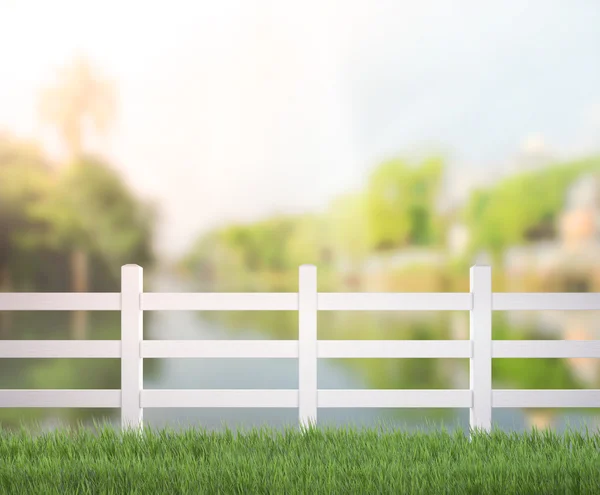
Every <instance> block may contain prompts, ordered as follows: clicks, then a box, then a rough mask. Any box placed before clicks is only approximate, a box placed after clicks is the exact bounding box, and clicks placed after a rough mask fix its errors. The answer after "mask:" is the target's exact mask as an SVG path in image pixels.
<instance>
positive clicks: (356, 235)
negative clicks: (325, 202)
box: [326, 193, 369, 260]
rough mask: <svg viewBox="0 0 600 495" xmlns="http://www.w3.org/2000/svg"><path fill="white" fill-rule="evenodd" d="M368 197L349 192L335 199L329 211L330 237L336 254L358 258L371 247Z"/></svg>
mask: <svg viewBox="0 0 600 495" xmlns="http://www.w3.org/2000/svg"><path fill="white" fill-rule="evenodd" d="M366 200H367V198H366V197H365V195H364V194H362V193H348V194H344V195H341V196H339V197H337V198H336V199H334V200H333V201H332V202H331V204H330V206H329V210H328V212H327V219H326V220H327V225H328V229H327V230H328V239H330V244H331V246H332V249H333V251H334V253H335V254H336V255H342V256H345V257H348V258H350V259H353V260H356V259H360V258H361V257H363V256H364V255H365V254H366V253H367V252H368V249H369V245H368V234H369V230H368V228H369V225H368V216H367V201H366Z"/></svg>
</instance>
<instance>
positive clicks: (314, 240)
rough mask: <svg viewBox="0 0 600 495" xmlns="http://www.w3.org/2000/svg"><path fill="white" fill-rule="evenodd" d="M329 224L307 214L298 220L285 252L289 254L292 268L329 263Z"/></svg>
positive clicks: (319, 217) (320, 218) (316, 216)
mask: <svg viewBox="0 0 600 495" xmlns="http://www.w3.org/2000/svg"><path fill="white" fill-rule="evenodd" d="M329 248H330V246H329V245H328V238H327V224H326V220H325V219H324V218H322V217H321V215H317V214H307V215H303V216H301V217H299V218H298V220H297V222H296V224H295V226H294V230H293V232H292V233H291V235H290V237H289V238H288V241H287V245H286V247H285V251H286V252H287V253H288V258H289V262H290V268H294V269H297V267H298V266H299V265H302V264H305V263H311V264H315V265H318V264H319V263H320V262H323V263H327V262H328V261H330V260H329V259H328V249H329Z"/></svg>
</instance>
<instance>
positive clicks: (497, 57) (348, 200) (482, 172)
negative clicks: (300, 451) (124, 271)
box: [0, 0, 600, 431]
mask: <svg viewBox="0 0 600 495" xmlns="http://www.w3.org/2000/svg"><path fill="white" fill-rule="evenodd" d="M599 25H600V5H599V4H597V3H594V2H576V3H573V2H571V3H567V2H548V1H532V2H518V1H516V0H510V1H503V2H485V3H482V2H475V1H458V2H452V4H448V3H445V2H433V1H428V2H408V1H379V2H366V1H363V2H349V1H344V2H341V1H321V2H311V1H305V2H289V1H286V2H275V1H272V2H269V1H256V2H240V1H231V0H226V1H219V2H214V1H213V2H189V1H180V2H177V1H173V2H169V3H168V4H167V3H166V2H116V1H108V0H103V1H101V2H100V1H79V2H77V1H74V0H73V1H67V0H54V1H52V2H43V1H41V0H40V1H37V2H36V1H32V0H21V1H18V2H17V1H9V0H0V61H1V62H0V76H1V77H0V290H2V291H4V292H46V291H48V292H71V291H73V292H87V291H89V292H97V291H100V292H117V291H119V290H120V268H121V265H123V264H127V263H136V264H139V265H140V266H142V267H143V268H144V290H145V291H150V292H169V291H173V292H194V291H225V292H227V291H258V292H262V291H266V292H271V291H272V292H276V291H289V292H294V291H297V284H298V266H299V265H300V264H303V263H313V264H315V265H317V267H318V289H319V291H325V292H328V291H331V292H343V291H348V292H352V291H361V292H370V291H375V292H381V291H402V292H403V291H406V292H415V291H417V292H418V291H426V292H429V291H435V292H437V291H440V292H446V291H448V292H453V291H468V290H469V267H470V266H471V265H472V264H473V263H475V262H476V261H478V262H481V263H487V264H490V265H491V266H492V274H493V290H494V291H496V292H502V291H515V292H529V291H531V292H543V291H552V292H554V291H560V292H563V291H564V292H569V291H573V292H588V291H590V292H600V62H599V59H598V53H597V52H598V47H600V30H599V29H598V26H599ZM598 313H599V312H597V311H587V312H585V311H581V312H578V311H576V312H567V311H565V312H561V311H549V312H508V313H504V312H503V313H500V312H498V313H495V314H494V315H493V338H494V339H513V340H517V339H546V340H551V339H575V340H586V339H590V340H594V339H600V319H599V318H598V317H599V316H600V315H599V314H598ZM297 325H298V317H297V313H295V312H263V311H248V312H206V313H201V312H168V311H165V312H160V311H159V312H147V313H145V315H144V338H146V339H296V338H297V332H298V329H297ZM318 328H319V334H318V336H319V338H320V339H425V340H426V339H468V338H469V327H468V313H467V312H460V311H451V312H438V313H436V312H432V313H422V312H397V313H396V312H376V311H375V312H323V313H321V314H319V316H318ZM119 338H120V314H119V313H118V312H61V311H54V312H53V311H48V312H17V311H15V312H0V339H12V340H17V339H24V340H29V339H109V340H110V339H119ZM0 342H1V341H0ZM0 345H1V343H0ZM598 361H599V360H594V359H495V360H494V362H493V387H494V388H498V389H500V388H511V389H586V388H600V362H598ZM297 384H298V371H297V361H296V360H292V359H162V360H158V359H146V360H145V361H144V387H145V388H168V389H174V388H209V389H210V388H237V389H239V388H256V389H259V388H279V389H281V388H297ZM318 387H319V388H352V389H354V388H369V389H425V388H433V389H443V388H461V389H464V388H468V387H469V376H468V360H467V359H321V360H319V364H318ZM0 388H1V389H27V388H34V389H35V388H37V389H44V388H46V389H58V388H69V389H77V388H82V389H89V388H101V389H109V388H115V389H118V388H120V362H119V360H117V359H2V360H0ZM144 418H145V422H146V423H147V424H150V425H151V426H157V427H161V426H165V425H168V426H172V427H174V428H178V427H181V426H190V425H201V426H204V427H207V428H208V429H217V430H219V429H221V428H222V425H223V424H227V425H228V426H230V427H231V428H234V429H235V428H237V427H239V426H244V427H246V426H253V425H256V426H258V425H263V424H265V425H269V426H273V427H276V428H279V427H281V426H284V425H297V424H298V423H297V421H298V411H297V410H296V409H281V410H280V409H169V408H164V409H146V410H145V411H144ZM468 418H469V414H468V410H466V409H464V410H463V409H456V410H454V409H369V408H356V409H320V410H319V411H318V421H319V425H323V424H326V425H329V424H335V425H345V424H358V425H367V426H369V425H375V424H376V423H377V422H378V421H384V422H386V423H387V424H393V425H395V426H396V427H400V428H405V429H407V430H413V429H415V428H423V429H426V426H425V423H424V421H425V420H428V421H429V422H430V425H431V427H433V428H439V427H440V426H441V425H442V424H443V425H445V426H447V427H448V428H455V427H458V428H461V429H463V430H465V431H467V428H468V421H469V419H468ZM94 419H96V420H101V421H102V420H107V421H110V422H112V423H113V424H115V425H117V426H118V425H119V421H120V415H119V411H118V410H109V409H107V410H99V409H6V408H0V422H1V423H2V425H3V426H4V427H7V428H14V427H17V426H18V424H19V422H20V421H24V422H25V423H26V424H33V422H39V423H40V424H41V425H42V426H43V428H53V427H55V426H56V425H58V424H61V425H63V424H67V425H75V424H76V423H77V422H79V421H82V422H84V423H86V424H88V423H90V422H91V421H92V420H94ZM493 421H494V422H495V423H496V424H497V425H498V426H499V427H501V428H502V429H505V430H507V431H510V430H517V431H522V430H524V429H529V428H530V427H531V426H532V425H535V426H537V427H538V428H545V427H552V428H555V429H556V430H558V431H563V430H564V428H565V426H566V425H567V423H568V424H570V425H571V427H573V428H576V429H583V428H585V427H586V426H587V427H590V428H592V429H596V428H597V427H598V426H600V411H598V410H597V409H570V408H564V409H523V410H520V409H496V410H494V412H493Z"/></svg>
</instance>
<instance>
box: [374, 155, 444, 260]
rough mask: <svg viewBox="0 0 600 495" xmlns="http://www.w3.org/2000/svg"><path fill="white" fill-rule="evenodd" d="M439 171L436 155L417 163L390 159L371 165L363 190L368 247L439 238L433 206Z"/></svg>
mask: <svg viewBox="0 0 600 495" xmlns="http://www.w3.org/2000/svg"><path fill="white" fill-rule="evenodd" d="M443 171H444V168H443V163H442V161H441V159H439V158H431V159H428V160H426V161H425V162H423V163H422V164H421V165H420V166H419V167H410V166H409V165H408V164H407V163H406V162H405V161H403V160H401V159H392V160H389V161H386V162H384V163H382V164H381V165H380V166H379V167H378V168H377V169H375V171H374V172H373V173H372V174H371V176H370V178H369V182H368V185H367V191H366V198H367V212H368V219H369V221H368V225H369V237H368V239H369V247H370V248H374V249H386V248H393V247H399V246H405V245H409V244H411V245H421V246H422V245H430V244H432V243H435V242H437V241H438V240H439V239H440V232H439V229H440V227H441V222H440V220H439V219H438V218H437V212H436V206H437V200H438V197H439V192H440V187H441V184H442V182H441V181H442V177H443Z"/></svg>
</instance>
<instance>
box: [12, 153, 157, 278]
mask: <svg viewBox="0 0 600 495" xmlns="http://www.w3.org/2000/svg"><path fill="white" fill-rule="evenodd" d="M28 211H29V215H30V216H31V218H33V219H35V220H36V221H39V222H42V223H44V224H45V225H46V228H45V229H43V230H40V231H26V232H21V233H20V234H19V235H18V240H19V242H20V244H21V245H22V246H28V245H31V246H38V245H43V246H49V247H52V248H55V249H63V250H65V249H69V248H70V247H71V246H73V245H76V246H79V247H80V248H81V249H84V250H85V252H87V253H89V254H90V255H92V256H93V257H95V258H96V259H98V260H99V261H101V262H102V265H103V267H102V269H103V271H104V272H106V273H108V274H109V275H110V277H111V280H112V281H113V282H115V283H116V284H118V281H119V280H120V276H121V275H120V267H121V265H124V264H127V263H131V262H132V261H133V260H135V262H136V263H141V264H152V263H153V262H154V261H155V256H154V253H153V251H152V249H151V246H152V233H153V231H152V226H153V224H154V223H155V220H156V215H157V212H156V206H155V205H153V204H151V203H147V204H145V203H140V202H139V201H138V200H136V198H135V197H134V196H133V195H132V194H131V193H130V192H129V190H128V189H127V187H126V184H125V183H124V182H123V180H122V179H121V177H120V176H119V175H118V173H117V172H116V171H115V170H113V169H112V168H111V167H109V166H108V165H107V164H106V163H104V162H102V161H100V160H98V159H93V158H90V157H84V158H82V159H80V160H78V161H76V162H74V163H73V164H72V166H71V167H69V169H68V170H66V171H65V172H64V173H63V174H61V176H60V177H59V178H58V180H57V182H56V184H55V187H54V189H53V194H50V195H46V196H44V197H43V198H42V199H40V200H38V201H36V202H33V203H31V204H30V205H29V208H28Z"/></svg>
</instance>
